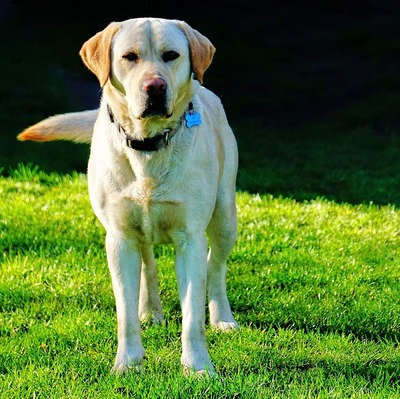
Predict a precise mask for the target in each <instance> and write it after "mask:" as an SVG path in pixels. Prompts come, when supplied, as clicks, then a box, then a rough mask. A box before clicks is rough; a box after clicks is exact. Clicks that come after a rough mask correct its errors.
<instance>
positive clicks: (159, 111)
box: [141, 95, 172, 118]
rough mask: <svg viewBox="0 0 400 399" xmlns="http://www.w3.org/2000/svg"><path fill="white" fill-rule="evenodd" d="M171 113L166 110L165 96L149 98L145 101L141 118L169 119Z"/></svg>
mask: <svg viewBox="0 0 400 399" xmlns="http://www.w3.org/2000/svg"><path fill="white" fill-rule="evenodd" d="M171 116H172V112H170V111H169V110H168V107H167V99H166V96H165V95H164V96H157V97H152V96H149V97H148V98H147V101H146V105H145V108H144V111H143V112H142V115H141V118H149V117H160V118H170V117H171Z"/></svg>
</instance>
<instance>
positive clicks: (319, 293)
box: [0, 2, 400, 399]
mask: <svg viewBox="0 0 400 399" xmlns="http://www.w3.org/2000/svg"><path fill="white" fill-rule="evenodd" d="M22 3H23V2H22ZM289 3H290V2H289ZM297 7H298V6H296V5H292V6H291V7H286V8H285V7H279V6H277V5H275V8H274V9H273V12H272V13H271V15H268V17H267V21H268V22H269V24H265V21H264V20H262V19H259V18H258V15H257V13H255V12H254V13H252V14H251V15H250V16H249V17H251V18H249V19H247V20H246V21H247V22H244V24H245V25H246V24H247V28H249V27H250V22H249V21H250V20H251V30H244V31H242V33H240V32H239V31H237V32H234V31H233V30H232V31H231V35H233V37H231V36H229V35H227V33H226V32H227V31H226V30H224V29H222V28H223V27H222V26H221V24H219V23H218V21H217V19H216V17H214V18H210V19H209V20H207V21H205V20H204V19H203V18H202V16H201V15H200V16H198V17H197V19H196V18H194V22H198V24H199V30H201V31H202V32H203V33H205V34H207V31H208V29H209V30H210V35H212V37H213V42H215V43H216V44H217V53H216V59H215V65H213V66H212V67H211V68H210V71H209V74H207V75H206V82H205V83H206V85H207V86H210V87H211V88H212V89H213V90H214V91H216V92H217V94H220V95H221V97H222V101H223V103H224V105H225V108H226V110H227V114H228V118H229V120H230V121H231V125H232V127H233V128H234V132H235V134H236V137H237V140H238V145H239V151H240V168H239V174H238V182H237V206H238V216H239V237H238V240H237V244H236V246H235V248H234V251H233V253H232V255H231V257H230V258H229V267H228V276H227V285H228V295H229V299H230V302H231V306H232V310H233V312H234V314H235V317H236V319H237V321H238V322H239V324H240V327H241V328H240V329H239V330H238V331H235V332H231V333H228V334H226V333H219V332H215V331H213V330H212V329H209V328H207V343H208V346H209V351H210V355H211V357H212V360H213V362H214V364H215V367H216V369H217V371H218V373H219V377H218V378H216V379H212V380H210V379H207V378H206V379H196V378H185V377H183V375H182V371H181V367H180V365H179V358H180V331H181V313H180V307H179V298H178V293H177V287H176V280H175V276H174V268H173V258H174V253H173V249H172V248H171V247H170V246H158V247H156V255H157V259H158V262H159V273H160V290H161V298H162V302H163V306H164V312H165V316H166V322H165V323H164V324H163V325H161V326H151V325H143V341H144V346H145V349H146V352H147V355H146V364H145V371H144V373H142V374H140V375H137V374H133V375H130V376H124V377H117V376H114V375H111V374H110V369H111V366H112V364H113V360H114V356H115V351H116V318H115V308H114V298H113V294H112V289H111V281H110V277H109V273H108V269H107V264H106V257H105V251H104V230H103V228H102V226H101V225H100V223H99V222H98V221H97V219H96V218H95V216H94V214H93V212H92V210H91V207H90V203H89V199H88V194H87V179H86V174H85V171H86V162H87V156H88V150H89V149H88V146H87V145H78V144H72V143H46V144H37V143H19V142H17V141H16V140H15V137H16V135H17V134H18V133H19V131H21V130H22V129H23V128H24V127H26V126H27V125H29V124H31V123H34V122H36V121H38V120H40V119H42V118H44V117H46V116H48V115H51V114H53V113H58V112H67V111H72V110H77V109H80V108H82V106H83V105H82V103H81V102H80V101H79V100H80V99H79V98H74V97H73V96H72V95H68V93H70V92H69V87H68V85H67V84H66V80H65V79H64V77H65V75H64V74H63V73H61V72H60V71H63V70H64V68H65V69H66V70H68V71H73V73H76V74H78V75H79V76H81V77H84V78H88V79H89V78H90V77H89V74H86V72H87V71H85V70H84V69H83V67H82V66H81V64H80V60H79V57H78V55H77V51H78V50H79V47H80V44H81V42H82V41H83V40H85V39H86V38H87V35H90V34H92V33H93V31H90V29H91V28H93V25H94V23H93V22H91V24H88V26H86V25H85V26H83V25H82V26H79V29H77V27H76V26H71V25H69V24H68V23H63V24H56V23H54V22H53V23H52V24H50V25H46V26H42V27H41V28H40V29H39V28H38V25H37V23H34V22H32V21H31V14H29V15H27V14H25V13H23V12H22V14H18V15H17V17H16V18H15V19H12V18H11V19H10V21H9V22H8V21H6V22H4V23H3V24H2V26H1V27H0V31H1V33H2V35H0V46H1V48H2V49H5V50H7V51H8V54H9V57H7V58H6V59H4V60H2V61H3V62H2V63H1V64H0V71H1V72H2V76H3V77H4V76H7V77H8V78H7V79H2V80H1V81H0V90H1V91H2V94H3V95H2V96H1V97H0V103H1V105H2V110H1V111H0V122H1V126H2V134H3V145H2V146H1V148H0V170H1V173H0V174H1V176H0V197H1V202H0V248H1V252H0V253H1V254H2V258H1V262H0V273H1V276H2V278H1V280H0V392H1V395H0V396H1V398H2V399H3V398H4V399H11V398H18V399H20V398H24V399H25V398H27V399H28V398H29V399H31V398H46V399H47V398H51V399H53V398H55V399H59V398H66V397H68V398H88V399H92V398H102V399H103V398H147V399H149V398H150V399H151V398H249V399H253V398H254V399H259V398H260V399H261V398H279V399H286V398H296V399H297V398H299V399H300V398H312V399H314V398H329V399H330V398H340V399H342V398H343V399H348V398H360V399H361V398H362V399H364V398H373V399H375V398H391V399H392V398H400V387H399V383H400V349H399V341H400V284H399V280H400V269H399V263H400V208H399V207H400V130H399V126H398V120H399V119H398V116H397V114H398V104H399V102H400V90H398V89H399V88H400V87H399V86H400V84H399V83H400V80H399V78H398V76H397V75H398V74H397V71H398V69H397V68H396V67H400V65H399V62H398V60H397V58H396V56H395V54H397V51H398V50H399V44H398V40H397V37H398V36H396V34H397V35H398V34H399V33H400V25H399V24H398V21H397V19H396V18H395V16H393V15H391V14H390V13H378V12H373V13H371V14H367V15H363V16H362V18H361V17H358V16H357V15H354V14H352V13H345V12H343V11H341V12H339V11H337V10H336V9H335V10H331V9H328V10H326V9H323V8H322V9H318V7H317V8H316V6H307V7H308V8H307V7H306V9H305V10H303V11H302V13H301V14H300V16H301V17H302V18H301V19H300V21H297V20H296V18H294V16H297V15H298V11H299V9H298V8H297ZM29 11H31V10H30V9H29ZM247 11H248V10H247ZM216 13H217V14H218V9H216ZM313 13H314V14H313ZM307 18H308V19H307ZM295 20H296V21H297V22H296V24H295V25H294V27H293V22H294V21H295ZM29 21H30V22H29ZM233 21H234V16H231V15H228V16H227V19H226V21H225V22H226V24H227V26H230V27H233ZM349 21H351V22H349ZM289 26H290V27H293V29H294V30H296V29H298V32H300V33H296V32H293V31H291V30H288V27H289ZM281 27H285V29H286V30H285V35H283V34H281V33H282V32H281V31H280V29H281ZM378 28H379V29H378ZM10 29H12V31H13V32H15V35H13V36H12V38H10V35H8V36H7V35H5V34H4V33H5V32H9V31H10ZM302 29H303V30H302ZM66 33H68V35H67V36H66ZM250 33H252V34H254V36H252V38H253V39H254V43H255V45H254V46H249V45H248V40H249V38H250ZM50 34H51V36H50ZM228 36H229V37H228ZM49 37H51V40H47V39H48V38H49ZM228 40H230V41H232V40H235V43H236V44H237V46H236V50H235V52H234V53H232V51H230V50H229V49H228V46H227V45H226V44H224V43H226V41H228ZM54 43H57V46H58V47H57V49H60V48H62V49H63V51H54ZM260 44H262V45H263V46H264V47H263V48H264V49H265V50H266V51H264V52H261V53H260V51H259V47H257V46H258V45H260ZM310 44H312V46H310ZM224 45H225V47H224ZM328 47H329V51H328ZM218 48H220V49H221V50H220V51H219V50H218ZM238 54H241V55H242V56H241V57H240V60H238V63H239V65H238V66H237V67H236V68H230V69H229V68H228V66H229V65H232V62H234V61H235V57H236V60H237V56H238ZM317 54H319V55H321V57H319V58H318V57H316V55H317ZM289 55H290V57H289ZM311 58H312V59H313V60H314V61H315V62H313V63H310V62H309V60H310V59H311ZM49 60H51V62H50V61H49ZM249 60H257V63H258V62H262V64H263V65H264V67H265V70H264V72H263V73H267V72H268V74H266V75H263V76H262V78H261V77H260V75H256V64H257V63H256V62H250V61H249ZM396 60H397V61H396ZM396 62H397V64H396ZM28 66H29V68H28ZM350 66H351V68H349V67H350ZM244 68H245V70H246V71H247V72H248V73H247V74H243V73H240V74H239V73H238V69H239V70H240V69H241V70H242V71H243V70H244ZM28 70H29V71H32V72H31V73H28V72H27V71H28ZM228 70H229V73H225V71H228ZM43 82H46V84H45V85H43ZM208 82H209V84H207V83H208ZM231 82H237V86H236V87H233V86H232V84H231ZM245 88H247V89H248V88H251V89H252V90H255V89H258V90H259V91H258V92H257V93H256V94H257V95H255V94H254V91H252V90H250V91H249V90H244V89H245ZM260 92H261V94H260ZM264 93H268V95H264Z"/></svg>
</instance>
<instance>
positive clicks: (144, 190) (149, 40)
mask: <svg viewBox="0 0 400 399" xmlns="http://www.w3.org/2000/svg"><path fill="white" fill-rule="evenodd" d="M167 51H174V52H175V53H177V54H179V56H178V57H177V58H176V59H173V60H169V59H167V60H165V59H164V58H165V53H166V52H167ZM214 51H215V49H214V47H213V45H212V44H211V42H210V41H209V40H208V39H207V38H206V37H205V36H203V35H202V34H200V33H199V32H197V31H196V30H194V29H192V28H191V27H190V26H189V25H187V24H186V23H185V22H182V21H178V20H166V19H158V18H138V19H131V20H126V21H123V22H113V23H111V24H109V25H108V26H107V27H106V28H105V29H104V30H103V31H101V32H99V33H97V34H96V35H95V36H93V37H92V38H90V39H89V40H88V41H87V42H86V43H84V45H83V46H82V49H81V52H80V54H81V57H82V59H83V61H84V63H85V64H86V66H87V67H88V68H89V69H90V70H91V71H92V72H93V73H94V74H95V75H96V76H97V78H98V80H99V82H100V85H101V86H102V90H103V93H102V100H101V104H100V108H99V109H98V110H93V111H85V112H76V113H69V114H62V115H56V116H53V117H50V118H48V119H45V120H43V121H41V122H39V123H37V124H36V125H33V126H31V127H29V128H27V129H26V130H25V131H24V132H22V133H21V134H20V135H19V136H18V138H19V139H20V140H35V141H49V140H73V141H82V142H91V152H90V158H89V165H88V184H89V195H90V200H91V204H92V207H93V210H94V212H95V214H96V215H97V217H98V218H99V220H100V221H101V223H102V224H103V225H104V227H105V229H106V251H107V259H108V265H109V270H110V274H111V278H112V284H113V290H114V295H115V301H116V309H117V319H118V350H117V354H116V359H115V363H114V366H113V370H114V371H115V372H126V371H128V370H132V369H133V370H136V369H141V367H142V364H143V358H144V354H145V351H144V347H143V344H142V339H141V331H140V320H142V321H146V320H149V319H150V320H152V321H154V322H161V321H162V320H163V311H162V305H161V300H160V296H159V290H158V277H157V265H156V260H155V258H154V254H153V247H152V246H153V245H155V244H163V243H172V244H173V245H174V247H175V253H176V258H175V270H176V276H177V281H178V290H179V297H180V301H181V308H182V355H181V363H182V365H183V367H184V370H185V372H189V373H190V372H195V373H197V374H214V373H215V370H214V366H213V364H212V362H211V360H210V356H209V353H208V349H207V345H206V336H205V317H206V315H205V301H206V296H207V293H208V307H209V318H210V324H211V325H212V326H213V327H215V328H218V329H221V330H230V329H234V328H237V323H236V322H235V320H234V317H233V315H232V312H231V309H230V306H229V302H228V298H227V293H226V281H225V277H226V262H227V258H228V256H229V255H230V253H231V250H232V247H233V245H234V244H235V241H236V230H237V220H236V206H235V184H236V173H237V167H238V154H237V145H236V141H235V137H234V135H233V133H232V130H231V128H230V127H229V125H228V122H227V119H226V116H225V112H224V109H223V107H222V105H221V102H220V100H219V99H218V98H217V97H216V96H215V95H214V94H213V93H212V92H211V91H209V90H208V89H206V88H205V87H203V86H202V85H201V83H202V81H203V75H204V72H205V71H206V69H207V68H208V66H209V65H210V63H211V61H212V58H213V55H214ZM132 55H133V56H134V57H133V58H132ZM154 78H161V79H163V80H164V81H165V82H166V95H165V109H166V112H165V115H163V114H157V115H151V116H145V114H146V107H148V98H147V96H148V94H147V93H146V90H144V81H146V79H154ZM189 102H191V103H192V104H193V108H194V110H195V112H197V113H199V114H200V115H201V118H202V124H201V125H199V126H193V127H187V126H186V125H185V124H184V123H183V122H182V120H183V117H184V115H185V114H187V113H188V105H189ZM107 105H109V106H110V108H111V110H112V112H113V114H114V117H115V119H116V120H117V121H118V123H120V124H121V126H123V128H124V129H125V131H126V132H128V133H129V135H130V136H132V137H134V138H135V139H139V140H140V139H144V138H148V137H153V136H155V135H157V134H159V133H160V132H162V131H164V130H165V129H167V128H168V129H169V128H172V129H175V132H174V135H173V137H172V138H171V140H170V143H169V144H168V146H167V147H166V148H162V149H160V150H159V151H154V152H142V151H137V150H133V149H131V148H128V147H127V146H126V144H125V137H124V134H123V132H122V131H120V130H119V129H118V127H117V125H116V124H115V123H112V121H111V119H110V115H109V112H108V109H107ZM206 233H207V235H206ZM207 238H208V239H207ZM207 252H208V254H207Z"/></svg>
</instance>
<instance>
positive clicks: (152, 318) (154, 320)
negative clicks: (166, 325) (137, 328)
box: [140, 311, 164, 325]
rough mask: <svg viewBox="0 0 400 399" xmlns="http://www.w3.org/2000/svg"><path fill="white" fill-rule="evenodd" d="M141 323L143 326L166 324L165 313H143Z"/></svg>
mask: <svg viewBox="0 0 400 399" xmlns="http://www.w3.org/2000/svg"><path fill="white" fill-rule="evenodd" d="M140 322H141V323H142V324H155V325H157V324H162V323H163V322H164V315H163V312H159V311H150V312H143V313H142V314H141V315H140Z"/></svg>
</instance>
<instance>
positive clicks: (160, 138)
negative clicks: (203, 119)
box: [107, 104, 176, 151]
mask: <svg viewBox="0 0 400 399" xmlns="http://www.w3.org/2000/svg"><path fill="white" fill-rule="evenodd" d="M107 111H108V115H109V116H110V121H111V123H114V125H115V126H117V128H118V130H119V131H120V132H121V133H123V134H124V135H125V139H126V145H127V146H128V147H129V148H132V149H133V150H137V151H158V150H161V149H162V148H165V147H167V146H168V144H169V140H170V138H171V137H172V136H173V135H174V134H175V130H176V129H168V130H166V131H165V132H163V133H159V134H157V135H156V136H154V137H150V138H145V139H143V140H136V139H134V138H133V137H131V136H129V135H128V134H127V133H126V131H125V129H124V128H123V126H122V125H121V124H120V123H119V122H118V121H117V120H116V119H115V117H114V114H113V112H112V110H111V107H110V106H109V105H108V104H107Z"/></svg>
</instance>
